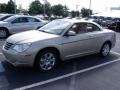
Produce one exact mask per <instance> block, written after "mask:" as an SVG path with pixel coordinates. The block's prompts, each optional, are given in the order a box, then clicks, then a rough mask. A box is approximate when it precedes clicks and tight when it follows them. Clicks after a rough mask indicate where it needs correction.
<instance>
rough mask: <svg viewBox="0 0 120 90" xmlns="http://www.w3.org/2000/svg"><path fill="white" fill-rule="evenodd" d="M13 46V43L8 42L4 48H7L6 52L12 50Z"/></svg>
mask: <svg viewBox="0 0 120 90" xmlns="http://www.w3.org/2000/svg"><path fill="white" fill-rule="evenodd" d="M12 45H13V44H12V43H8V42H6V44H5V46H4V48H5V49H6V50H8V49H10V48H11V47H12Z"/></svg>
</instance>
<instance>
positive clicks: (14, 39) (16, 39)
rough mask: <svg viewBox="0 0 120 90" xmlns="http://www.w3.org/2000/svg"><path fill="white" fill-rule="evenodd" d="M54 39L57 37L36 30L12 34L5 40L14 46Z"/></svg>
mask: <svg viewBox="0 0 120 90" xmlns="http://www.w3.org/2000/svg"><path fill="white" fill-rule="evenodd" d="M55 37H58V35H54V34H49V33H45V32H40V31H37V30H31V31H26V32H22V33H18V34H14V35H12V36H10V37H9V38H8V39H7V42H10V43H14V44H15V43H27V42H35V41H40V40H46V39H51V38H55Z"/></svg>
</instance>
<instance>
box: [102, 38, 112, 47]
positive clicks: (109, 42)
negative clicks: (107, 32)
mask: <svg viewBox="0 0 120 90" xmlns="http://www.w3.org/2000/svg"><path fill="white" fill-rule="evenodd" d="M105 43H108V44H109V45H110V49H111V48H112V42H111V41H110V40H107V41H105V42H104V43H103V45H104V44H105ZM103 45H102V46H103Z"/></svg>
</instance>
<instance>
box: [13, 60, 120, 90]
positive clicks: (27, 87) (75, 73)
mask: <svg viewBox="0 0 120 90" xmlns="http://www.w3.org/2000/svg"><path fill="white" fill-rule="evenodd" d="M118 61H120V58H119V59H116V60H112V61H110V62H106V63H103V64H100V65H96V66H93V67H90V68H86V69H83V70H80V71H76V72H72V73H69V74H66V75H62V76H59V77H56V78H52V79H49V80H46V81H42V82H37V83H34V84H31V85H26V86H23V87H20V88H16V89H13V90H25V89H30V88H33V87H37V86H40V85H44V84H48V83H51V82H54V81H57V80H61V79H64V78H67V77H70V76H73V75H77V74H80V73H83V72H87V71H90V70H93V69H97V68H100V67H103V66H106V65H109V64H112V63H114V62H118Z"/></svg>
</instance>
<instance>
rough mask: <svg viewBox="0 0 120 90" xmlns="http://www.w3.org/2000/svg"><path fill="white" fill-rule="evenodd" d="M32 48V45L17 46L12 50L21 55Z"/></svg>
mask: <svg viewBox="0 0 120 90" xmlns="http://www.w3.org/2000/svg"><path fill="white" fill-rule="evenodd" d="M30 46H31V43H24V44H15V45H14V46H13V48H12V49H13V50H15V51H17V52H19V53H21V52H24V51H25V50H27V49H28V48H29V47H30Z"/></svg>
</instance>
